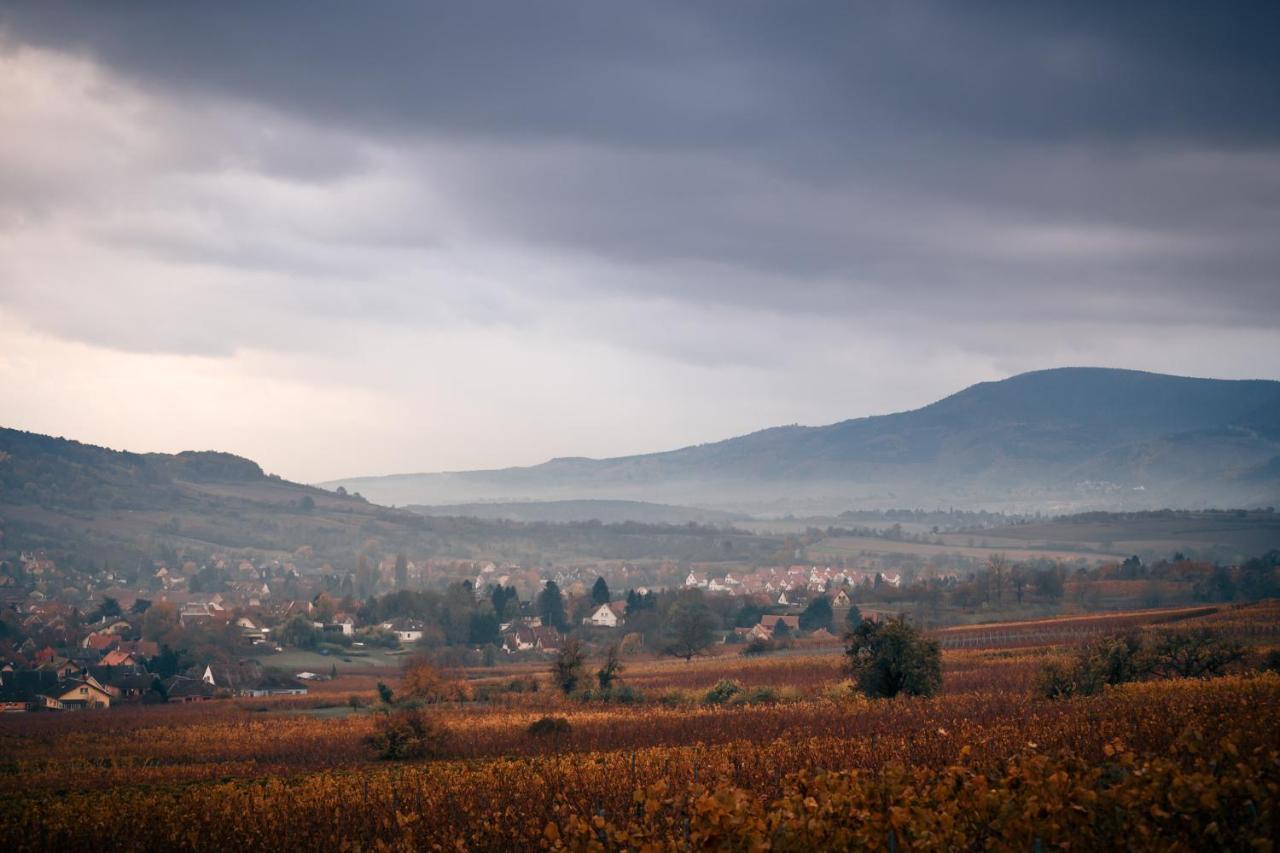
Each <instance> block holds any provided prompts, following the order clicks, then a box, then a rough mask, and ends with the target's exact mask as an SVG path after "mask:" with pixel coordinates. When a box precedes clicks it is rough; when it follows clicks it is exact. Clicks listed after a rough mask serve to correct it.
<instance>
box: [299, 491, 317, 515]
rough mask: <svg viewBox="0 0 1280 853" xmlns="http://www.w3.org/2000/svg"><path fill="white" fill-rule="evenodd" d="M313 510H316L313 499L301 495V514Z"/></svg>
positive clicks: (309, 496)
mask: <svg viewBox="0 0 1280 853" xmlns="http://www.w3.org/2000/svg"><path fill="white" fill-rule="evenodd" d="M315 508H316V502H315V498H313V497H311V495H303V496H302V511H303V512H311V510H313V509H315Z"/></svg>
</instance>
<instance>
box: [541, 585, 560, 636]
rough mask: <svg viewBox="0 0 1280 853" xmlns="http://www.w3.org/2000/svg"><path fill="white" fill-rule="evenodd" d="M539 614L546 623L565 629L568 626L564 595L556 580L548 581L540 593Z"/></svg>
mask: <svg viewBox="0 0 1280 853" xmlns="http://www.w3.org/2000/svg"><path fill="white" fill-rule="evenodd" d="M538 615H539V616H541V617H542V623H543V624H544V625H551V626H553V627H555V628H557V629H558V630H561V631H563V630H564V629H565V628H566V627H567V626H566V625H565V618H564V596H562V595H561V594H560V587H559V586H558V585H557V584H556V582H555V581H547V585H546V586H545V587H543V589H542V592H540V593H538Z"/></svg>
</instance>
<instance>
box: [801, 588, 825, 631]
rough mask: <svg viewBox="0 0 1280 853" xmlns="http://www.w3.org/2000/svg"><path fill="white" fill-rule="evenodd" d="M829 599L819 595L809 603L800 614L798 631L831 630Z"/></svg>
mask: <svg viewBox="0 0 1280 853" xmlns="http://www.w3.org/2000/svg"><path fill="white" fill-rule="evenodd" d="M831 619H832V613H831V599H829V598H827V597H826V596H825V595H819V596H818V597H817V598H815V599H814V600H813V601H810V602H809V604H808V606H806V607H805V609H804V612H803V613H801V614H800V630H802V631H817V630H818V629H819V628H826V629H827V630H831Z"/></svg>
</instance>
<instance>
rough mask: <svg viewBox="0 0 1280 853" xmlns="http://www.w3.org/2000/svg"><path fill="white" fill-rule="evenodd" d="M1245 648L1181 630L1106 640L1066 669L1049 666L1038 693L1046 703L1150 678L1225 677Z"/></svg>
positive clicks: (1207, 632) (1210, 634)
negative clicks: (1149, 636)
mask: <svg viewBox="0 0 1280 853" xmlns="http://www.w3.org/2000/svg"><path fill="white" fill-rule="evenodd" d="M1244 656H1245V649H1244V647H1243V646H1241V645H1239V644H1238V643H1234V642H1231V641H1228V640H1226V639H1224V638H1223V637H1221V636H1220V635H1219V634H1217V633H1216V632H1214V631H1210V630H1206V629H1201V630H1197V631H1180V632H1177V633H1168V634H1164V635H1162V636H1160V637H1158V638H1156V639H1154V640H1151V641H1147V642H1144V641H1143V638H1142V635H1141V634H1138V633H1137V632H1130V633H1128V634H1119V635H1115V636H1111V637H1104V638H1102V639H1100V640H1097V641H1096V642H1093V643H1090V644H1089V645H1087V646H1085V647H1084V648H1082V649H1080V650H1079V651H1078V652H1076V655H1075V658H1074V660H1072V661H1071V662H1070V663H1068V664H1062V663H1056V662H1055V663H1050V664H1047V665H1046V666H1045V667H1044V668H1043V669H1042V670H1041V672H1040V675H1039V678H1038V679H1037V683H1036V692H1037V693H1039V694H1040V695H1041V696H1044V697H1046V698H1048V699H1064V698H1067V697H1070V696H1092V695H1095V694H1097V693H1101V692H1102V691H1103V690H1105V689H1106V688H1107V687H1111V686H1114V685H1117V684H1128V683H1129V682H1132V681H1140V680H1142V679H1144V678H1147V677H1148V676H1151V675H1158V676H1164V677H1166V678H1206V677H1212V676H1217V675H1222V674H1224V673H1225V672H1226V670H1227V669H1228V667H1230V666H1231V665H1232V664H1234V663H1236V662H1238V661H1240V660H1243V659H1244Z"/></svg>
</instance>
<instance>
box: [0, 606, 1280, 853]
mask: <svg viewBox="0 0 1280 853" xmlns="http://www.w3.org/2000/svg"><path fill="white" fill-rule="evenodd" d="M1274 616H1275V612H1274V607H1271V606H1263V607H1259V608H1254V609H1252V610H1249V609H1245V610H1243V611H1241V612H1234V613H1232V614H1229V616H1226V617H1218V618H1217V623H1216V624H1218V626H1219V630H1223V631H1225V632H1230V631H1233V630H1239V631H1240V632H1241V635H1242V636H1256V635H1257V633H1258V632H1257V631H1256V630H1255V629H1256V628H1257V626H1258V625H1259V624H1266V625H1270V626H1274V624H1275V623H1274V622H1273V621H1271V620H1273V619H1274ZM1206 618H1209V619H1213V618H1214V617H1206ZM1224 626H1225V627H1224ZM1143 630H1144V631H1146V632H1149V633H1152V634H1160V632H1162V631H1165V630H1166V628H1165V627H1163V626H1161V625H1158V624H1151V625H1147V626H1145V628H1143ZM1269 650H1270V647H1269V646H1267V645H1266V643H1265V642H1264V643H1255V644H1253V645H1252V646H1251V647H1250V653H1249V657H1248V658H1247V659H1245V660H1243V661H1241V662H1240V663H1239V664H1238V665H1236V666H1234V667H1233V669H1232V674H1228V675H1225V676H1221V677H1217V678H1212V679H1206V678H1158V679H1149V680H1144V681H1139V682H1137V683H1131V684H1122V685H1117V686H1114V687H1108V688H1107V689H1105V690H1102V691H1101V692H1099V693H1097V694H1095V695H1081V696H1074V697H1071V698H1066V699H1049V698H1045V697H1044V696H1042V695H1041V694H1040V691H1039V690H1038V689H1037V673H1039V672H1041V671H1042V670H1043V668H1044V666H1045V665H1046V664H1047V663H1050V662H1053V661H1057V660H1061V659H1063V658H1064V656H1066V655H1068V654H1069V653H1070V649H1069V647H1067V646H1062V645H1054V646H1027V647H1022V648H1017V649H1012V648H1003V647H1001V648H994V649H985V650H983V649H961V650H947V651H945V652H944V655H943V673H944V680H943V685H942V690H941V691H940V693H939V694H938V695H937V696H935V697H932V698H898V699H893V700H870V699H866V698H864V697H862V696H861V695H860V694H859V693H858V692H857V691H856V690H854V689H852V685H851V684H850V683H849V682H847V681H845V680H844V678H845V675H844V673H843V671H842V661H841V656H840V655H839V653H838V650H835V649H831V650H827V651H825V652H824V651H820V650H818V651H807V652H805V653H804V654H795V655H787V656H778V657H770V658H763V659H754V660H750V659H745V658H741V657H720V658H709V659H705V660H700V661H699V660H695V661H694V662H692V663H690V664H685V663H684V662H683V661H645V662H641V661H636V662H629V663H628V664H627V665H626V667H625V669H624V671H623V678H624V682H625V683H628V684H631V685H634V686H635V696H634V697H633V698H632V700H631V701H629V702H628V703H625V704H622V703H618V702H616V701H615V702H601V701H591V700H588V701H583V700H582V699H581V698H579V697H565V696H563V695H560V694H559V693H557V692H556V691H554V689H553V688H552V687H551V686H550V685H549V684H548V683H547V679H546V676H545V675H544V674H542V673H541V672H540V671H538V670H533V669H530V670H528V671H516V670H514V669H513V670H512V671H499V672H497V673H496V674H495V673H494V672H492V671H478V672H476V673H470V675H471V676H474V677H472V678H470V679H469V681H468V686H467V693H468V694H470V695H472V696H474V697H475V698H471V699H465V700H462V701H456V700H454V701H444V702H438V703H435V704H429V705H425V706H422V707H420V708H417V709H416V710H413V711H408V712H400V713H403V714H408V715H409V716H410V717H411V718H412V719H413V720H414V721H416V724H420V725H422V726H424V727H425V734H424V736H425V737H427V738H429V739H430V742H431V748H430V750H429V754H428V755H426V756H425V757H420V758H415V759H413V760H385V759H384V758H380V757H379V756H378V752H377V749H376V747H375V746H374V744H376V743H378V738H379V737H383V738H384V739H385V737H386V732H387V728H388V721H389V720H390V719H392V718H393V717H394V716H395V715H394V714H391V713H387V712H386V711H385V710H384V709H379V707H378V705H377V704H376V703H375V702H374V701H373V698H372V696H373V691H372V689H371V688H372V685H369V684H363V683H362V684H363V686H364V687H366V688H368V690H367V695H366V693H365V692H361V693H360V694H359V695H356V696H355V701H352V696H351V695H348V694H347V693H344V692H342V688H343V685H342V682H341V681H339V682H335V683H334V688H333V691H332V692H331V693H329V694H323V695H318V696H314V695H313V696H309V697H305V698H299V699H279V700H272V701H265V702H257V703H253V702H212V703H207V704H204V705H199V706H172V707H163V708H137V709H129V710H122V711H119V712H116V711H112V712H105V713H100V714H90V715H78V716H74V718H73V716H72V715H63V716H56V715H45V716H41V717H39V718H38V719H33V718H30V717H28V718H25V719H22V720H21V721H19V720H15V719H5V720H0V747H2V752H3V759H2V764H0V767H2V769H3V772H2V774H0V847H2V848H3V849H5V850H225V849H233V848H234V849H265V848H271V849H287V850H316V849H334V850H382V849H392V850H445V849H476V850H497V849H504V850H509V849H571V850H676V849H706V850H811V849H863V848H870V849H884V850H898V849H929V850H936V849H1019V850H1043V849H1048V848H1050V847H1058V848H1063V849H1100V848H1106V849H1137V850H1148V849H1187V850H1191V849H1195V850H1202V849H1221V850H1248V849H1253V850H1270V849H1274V846H1275V842H1276V840H1277V839H1276V836H1277V832H1278V831H1280V815H1277V803H1278V802H1280V726H1277V722H1276V721H1277V720H1280V675H1277V674H1276V673H1274V672H1270V671H1267V664H1266V661H1267V652H1268V651H1269ZM481 676H482V677H481ZM725 683H733V684H735V685H736V686H735V687H734V688H733V690H731V691H727V693H729V694H732V695H729V696H728V698H727V699H725V700H724V701H720V700H719V699H717V698H715V697H717V696H718V694H717V693H716V691H721V692H726V690H725V688H724V687H723V685H724V684H725ZM533 685H537V687H538V689H537V690H533Z"/></svg>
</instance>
